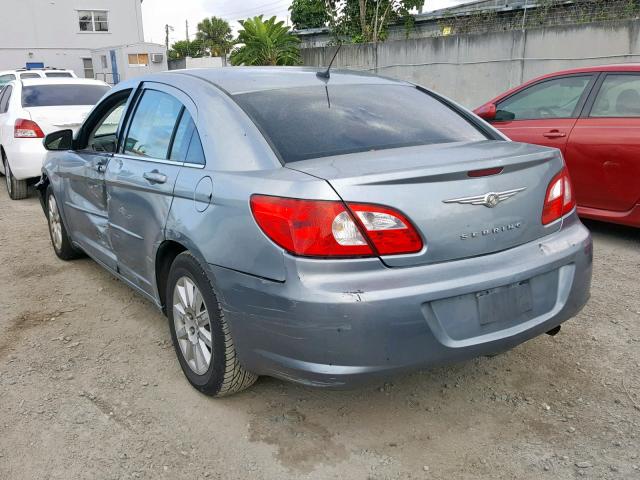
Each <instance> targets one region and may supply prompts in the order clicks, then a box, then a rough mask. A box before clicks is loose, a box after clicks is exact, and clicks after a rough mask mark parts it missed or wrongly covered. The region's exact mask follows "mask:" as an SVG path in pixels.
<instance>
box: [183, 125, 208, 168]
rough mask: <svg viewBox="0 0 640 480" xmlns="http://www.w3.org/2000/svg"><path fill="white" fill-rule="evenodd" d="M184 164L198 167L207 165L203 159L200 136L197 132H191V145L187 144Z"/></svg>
mask: <svg viewBox="0 0 640 480" xmlns="http://www.w3.org/2000/svg"><path fill="white" fill-rule="evenodd" d="M185 162H186V163H195V164H198V165H205V164H206V163H207V161H206V159H205V157H204V150H203V148H202V142H201V141H200V135H198V130H194V131H193V135H192V136H191V143H189V152H188V153H187V158H186V159H185Z"/></svg>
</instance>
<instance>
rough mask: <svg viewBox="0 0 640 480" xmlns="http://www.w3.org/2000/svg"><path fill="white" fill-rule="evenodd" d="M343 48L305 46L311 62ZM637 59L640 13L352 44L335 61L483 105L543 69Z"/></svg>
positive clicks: (465, 102) (469, 104) (320, 63)
mask: <svg viewBox="0 0 640 480" xmlns="http://www.w3.org/2000/svg"><path fill="white" fill-rule="evenodd" d="M335 50H336V47H335V46H332V47H318V48H303V49H301V52H302V58H303V63H304V65H310V66H323V65H327V63H328V62H329V61H330V60H331V57H332V56H333V54H334V53H335ZM633 62H635V63H640V21H639V20H625V21H617V22H606V23H589V24H585V25H569V26H553V27H546V28H540V29H531V30H526V31H508V32H492V33H484V34H477V35H454V36H445V37H433V38H416V39H407V40H395V41H387V42H384V43H379V44H378V45H377V46H376V45H373V44H358V45H344V46H343V47H342V49H341V51H340V53H339V55H338V57H337V58H336V63H335V65H336V66H337V67H338V68H350V69H354V70H364V71H369V72H372V73H377V74H379V75H383V76H388V77H393V78H399V79H403V80H407V81H410V82H413V83H417V84H420V85H423V86H425V87H428V88H430V89H433V90H435V91H437V92H439V93H441V94H443V95H446V96H448V97H450V98H452V99H454V100H456V101H457V102H459V103H461V104H463V105H465V106H467V107H469V108H475V107H477V106H479V105H481V104H482V103H484V102H486V101H487V100H490V99H491V98H493V97H495V96H496V95H498V94H499V93H501V92H503V91H505V90H508V89H510V88H512V87H514V86H517V85H519V84H520V83H522V82H524V81H527V80H530V79H532V78H535V77H537V76H539V75H543V74H546V73H551V72H555V71H558V70H566V69H569V68H575V67H582V66H591V65H605V64H613V63H633Z"/></svg>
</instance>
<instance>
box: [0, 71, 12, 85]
mask: <svg viewBox="0 0 640 480" xmlns="http://www.w3.org/2000/svg"><path fill="white" fill-rule="evenodd" d="M15 79H16V76H15V75H14V74H13V73H7V74H6V75H0V85H5V84H7V83H9V82H10V81H12V80H15Z"/></svg>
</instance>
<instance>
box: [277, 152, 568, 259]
mask: <svg viewBox="0 0 640 480" xmlns="http://www.w3.org/2000/svg"><path fill="white" fill-rule="evenodd" d="M562 165H563V161H562V157H561V156H560V153H559V152H558V151H557V150H553V149H549V148H543V147H538V146H533V145H527V144H521V143H514V142H508V141H481V142H466V143H450V144H445V145H427V146H419V147H408V148H398V149H389V150H380V151H371V152H365V153H357V154H350V155H341V156H335V157H328V158H322V159H314V160H305V161H299V162H292V163H289V164H287V167H288V168H291V169H294V170H298V171H301V172H304V173H307V174H309V175H312V176H315V177H318V178H322V179H324V180H326V181H328V182H329V183H330V184H331V186H332V187H333V188H334V190H335V191H336V192H337V193H338V195H340V197H341V198H342V199H343V200H344V201H345V202H362V203H377V204H381V205H386V206H389V207H392V208H395V209H397V210H399V211H400V212H402V213H403V214H405V215H406V216H407V217H408V218H409V219H410V220H411V221H412V222H413V224H414V226H415V227H416V228H417V229H418V231H419V233H420V235H421V236H422V238H423V240H424V243H425V248H424V249H423V250H422V251H421V252H419V253H416V254H411V255H394V256H386V257H382V260H383V261H384V262H385V264H387V265H388V266H391V267H402V266H411V265H420V264H426V263H435V262H443V261H449V260H455V259H463V258H468V257H474V256H479V255H485V254H489V253H492V252H497V251H501V250H506V249H509V248H513V247H515V246H517V245H521V244H524V243H527V242H531V241H533V240H536V239H538V238H541V237H543V236H545V235H548V234H550V233H552V232H554V231H557V230H558V229H559V228H560V226H561V222H554V223H552V224H550V225H547V226H544V225H542V222H541V214H542V207H543V204H544V199H545V195H546V190H547V187H548V185H549V182H550V181H551V179H552V178H553V177H554V175H555V174H557V173H558V172H559V171H560V170H561V168H562ZM484 169H497V170H500V173H499V174H493V175H488V176H470V173H469V172H477V171H479V170H480V171H481V170H484ZM486 173H491V172H478V175H485V174H486Z"/></svg>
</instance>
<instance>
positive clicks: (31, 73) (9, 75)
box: [0, 68, 78, 87]
mask: <svg viewBox="0 0 640 480" xmlns="http://www.w3.org/2000/svg"><path fill="white" fill-rule="evenodd" d="M32 78H78V77H77V75H76V74H75V72H74V71H73V70H65V69H60V68H31V69H26V68H19V69H17V70H4V71H0V87H1V86H3V85H6V84H7V83H9V82H11V81H13V80H29V79H32Z"/></svg>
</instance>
